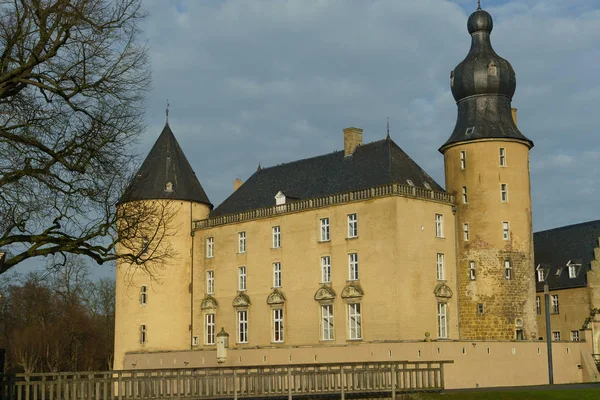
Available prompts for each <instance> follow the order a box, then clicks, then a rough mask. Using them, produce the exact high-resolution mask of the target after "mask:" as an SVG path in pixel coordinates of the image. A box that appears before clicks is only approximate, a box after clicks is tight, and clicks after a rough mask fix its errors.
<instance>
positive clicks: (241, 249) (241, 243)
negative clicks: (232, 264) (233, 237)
mask: <svg viewBox="0 0 600 400" xmlns="http://www.w3.org/2000/svg"><path fill="white" fill-rule="evenodd" d="M246 248H247V247H246V231H242V232H238V253H239V254H243V253H245V252H246Z"/></svg>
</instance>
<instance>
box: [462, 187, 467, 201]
mask: <svg viewBox="0 0 600 400" xmlns="http://www.w3.org/2000/svg"><path fill="white" fill-rule="evenodd" d="M462 200H463V204H467V187H466V186H463V187H462Z"/></svg>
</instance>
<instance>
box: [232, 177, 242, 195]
mask: <svg viewBox="0 0 600 400" xmlns="http://www.w3.org/2000/svg"><path fill="white" fill-rule="evenodd" d="M242 183H243V182H242V180H241V179H240V178H235V181H233V191H234V192H235V191H236V190H238V189H239V188H240V186H242Z"/></svg>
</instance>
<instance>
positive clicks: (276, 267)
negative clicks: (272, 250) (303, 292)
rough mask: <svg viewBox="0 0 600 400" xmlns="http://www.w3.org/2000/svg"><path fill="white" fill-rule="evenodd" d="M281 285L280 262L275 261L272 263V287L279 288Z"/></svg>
mask: <svg viewBox="0 0 600 400" xmlns="http://www.w3.org/2000/svg"><path fill="white" fill-rule="evenodd" d="M281 285H282V279H281V262H280V261H275V262H274V263H273V287H274V288H280V287H281Z"/></svg>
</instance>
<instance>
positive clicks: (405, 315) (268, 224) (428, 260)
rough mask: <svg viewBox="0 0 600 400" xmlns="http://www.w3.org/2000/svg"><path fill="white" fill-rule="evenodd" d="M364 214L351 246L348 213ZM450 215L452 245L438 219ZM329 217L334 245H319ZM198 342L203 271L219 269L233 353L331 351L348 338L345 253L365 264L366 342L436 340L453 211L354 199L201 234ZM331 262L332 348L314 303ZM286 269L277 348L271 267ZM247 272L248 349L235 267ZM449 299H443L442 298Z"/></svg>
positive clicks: (451, 277) (222, 312)
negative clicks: (292, 348)
mask: <svg viewBox="0 0 600 400" xmlns="http://www.w3.org/2000/svg"><path fill="white" fill-rule="evenodd" d="M351 213H356V214H357V216H358V237H357V238H353V239H348V238H347V229H348V228H347V215H348V214H351ZM436 213H440V214H443V215H444V219H445V221H444V222H445V225H446V226H445V233H446V235H445V238H443V239H440V238H436V237H435V214H436ZM321 218H329V221H330V233H331V240H330V241H327V242H320V236H319V235H320V226H319V223H320V219H321ZM273 226H279V227H280V229H281V248H279V249H273V248H272V227H273ZM242 231H244V232H246V242H247V251H246V252H245V253H242V254H239V253H238V233H239V232H242ZM195 235H196V239H197V241H196V243H195V248H194V253H195V254H196V260H197V262H196V264H195V267H196V269H197V271H198V273H196V274H195V275H196V277H197V278H196V279H195V280H194V298H195V299H197V300H195V301H194V307H195V308H194V323H193V332H194V335H197V336H199V338H200V344H201V345H200V346H198V348H202V347H203V344H204V342H205V340H204V337H205V327H204V325H205V324H204V312H203V310H202V309H201V307H200V303H201V300H202V299H203V298H204V297H205V296H206V282H205V279H204V278H205V276H206V271H208V270H214V271H215V294H214V298H215V299H216V301H217V303H218V310H217V312H216V325H217V331H218V330H220V329H221V327H224V328H225V330H226V331H227V332H228V333H229V334H230V335H231V336H230V345H231V346H232V347H246V348H250V347H256V346H288V345H332V344H343V343H347V342H348V340H349V336H348V332H347V329H348V315H347V312H348V311H347V305H346V302H345V301H344V300H343V299H342V298H341V295H342V292H343V290H344V288H345V287H346V286H347V285H348V284H349V281H348V279H349V267H348V253H351V252H357V253H358V256H359V280H358V281H357V282H356V283H357V284H359V285H360V287H361V288H362V290H363V291H364V296H363V298H362V300H361V304H362V329H363V338H362V341H363V342H369V341H378V340H409V339H419V338H424V334H425V332H426V331H428V332H430V333H431V335H432V337H437V311H436V310H437V300H436V296H435V295H434V289H435V287H436V285H438V284H439V283H442V282H439V281H438V280H437V276H436V260H437V253H438V252H439V253H443V254H444V258H445V273H446V282H445V283H446V285H447V286H448V287H450V288H451V290H452V292H455V288H456V280H455V250H454V249H455V238H454V229H453V215H452V208H451V205H449V204H444V203H438V202H433V201H424V200H419V199H412V198H406V197H397V196H392V197H385V198H377V199H371V200H367V201H357V202H351V203H347V204H342V205H337V206H331V207H326V208H318V209H312V210H308V211H304V212H298V213H291V214H285V215H282V216H278V217H272V218H266V219H260V220H254V221H249V222H244V223H239V224H232V225H222V226H218V227H213V228H206V229H201V230H198V231H196V232H195ZM208 237H212V238H214V246H215V247H214V257H213V258H206V255H205V250H206V244H205V243H206V239H207V238H208ZM326 255H328V256H330V257H331V275H332V276H331V278H332V279H331V280H332V283H331V285H328V286H330V287H331V288H332V289H333V291H334V292H335V294H336V297H335V300H334V301H333V305H334V321H335V322H334V331H335V335H334V336H335V338H334V340H332V341H322V340H321V338H320V305H319V303H318V302H317V301H315V300H314V296H315V293H316V292H317V290H318V289H319V288H320V287H321V286H322V285H321V264H320V259H321V257H322V256H326ZM274 262H280V263H281V266H282V287H281V289H280V290H281V292H282V293H283V294H284V296H285V298H286V302H285V306H284V313H285V340H284V343H282V344H275V343H272V340H271V339H272V317H271V306H269V305H268V304H267V297H268V296H269V294H270V293H272V291H273V263H274ZM240 266H246V268H247V290H246V292H245V294H246V295H247V296H248V297H249V298H250V301H251V305H250V307H249V308H248V314H249V341H248V343H247V344H238V343H236V342H237V340H236V333H237V332H236V331H237V328H236V326H237V322H236V309H235V308H234V307H233V305H232V303H233V301H234V298H235V297H236V296H237V294H238V292H237V289H238V287H237V285H238V268H239V267H240ZM444 300H445V299H444ZM456 317H457V308H456V295H454V296H453V297H452V298H451V299H450V300H449V301H448V321H449V323H448V330H449V337H450V338H457V337H458V330H457V322H458V321H457V318H456Z"/></svg>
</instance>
